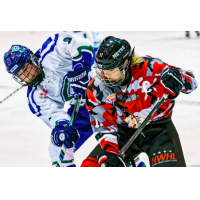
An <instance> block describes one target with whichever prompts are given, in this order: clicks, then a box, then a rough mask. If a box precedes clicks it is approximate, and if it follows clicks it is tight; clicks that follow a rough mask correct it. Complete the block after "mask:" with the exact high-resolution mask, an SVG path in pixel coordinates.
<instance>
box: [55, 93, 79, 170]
mask: <svg viewBox="0 0 200 200" xmlns="http://www.w3.org/2000/svg"><path fill="white" fill-rule="evenodd" d="M81 99H82V95H81V94H78V96H77V101H76V105H75V107H74V110H73V113H72V116H71V120H70V122H69V126H73V125H74V122H75V120H76V117H77V114H78V111H79V108H80V103H81ZM66 150H67V146H66V145H65V143H63V145H62V148H61V151H60V155H59V157H58V162H57V165H56V167H62V162H63V159H64V157H65V153H66Z"/></svg>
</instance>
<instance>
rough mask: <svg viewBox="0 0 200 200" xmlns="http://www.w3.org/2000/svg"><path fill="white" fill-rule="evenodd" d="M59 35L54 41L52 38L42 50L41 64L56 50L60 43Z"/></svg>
mask: <svg viewBox="0 0 200 200" xmlns="http://www.w3.org/2000/svg"><path fill="white" fill-rule="evenodd" d="M58 38H59V34H58V33H57V34H56V35H55V37H54V40H52V38H49V39H48V40H47V41H46V42H45V43H44V44H43V46H42V50H41V61H40V63H41V62H42V61H43V60H44V58H45V56H46V55H48V54H49V53H51V52H52V51H54V48H55V46H56V43H57V41H58Z"/></svg>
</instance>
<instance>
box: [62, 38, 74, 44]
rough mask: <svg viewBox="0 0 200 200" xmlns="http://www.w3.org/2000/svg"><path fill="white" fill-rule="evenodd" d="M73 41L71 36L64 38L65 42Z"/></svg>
mask: <svg viewBox="0 0 200 200" xmlns="http://www.w3.org/2000/svg"><path fill="white" fill-rule="evenodd" d="M71 41H72V38H69V37H67V38H64V39H63V42H67V43H68V44H70V43H71Z"/></svg>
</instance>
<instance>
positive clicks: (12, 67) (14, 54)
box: [4, 45, 42, 86]
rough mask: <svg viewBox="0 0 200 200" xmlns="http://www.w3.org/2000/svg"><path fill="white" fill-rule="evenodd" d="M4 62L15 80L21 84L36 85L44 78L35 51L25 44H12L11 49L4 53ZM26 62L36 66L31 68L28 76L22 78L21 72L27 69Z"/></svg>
mask: <svg viewBox="0 0 200 200" xmlns="http://www.w3.org/2000/svg"><path fill="white" fill-rule="evenodd" d="M4 63H5V65H6V70H7V72H8V73H10V74H12V75H13V78H14V80H16V81H17V82H18V83H20V84H21V85H24V86H34V85H37V84H39V83H40V82H41V80H42V70H41V67H40V65H39V62H38V60H37V58H36V56H35V55H34V54H33V52H32V51H31V50H30V49H28V48H27V47H25V46H21V45H12V46H11V48H10V49H9V51H8V52H6V53H5V54H4ZM26 63H29V64H34V65H35V66H36V67H32V69H31V68H30V69H29V71H28V72H27V73H26V76H25V75H24V76H23V78H22V76H21V74H22V73H23V72H24V71H26V67H25V64H26ZM22 69H23V70H22Z"/></svg>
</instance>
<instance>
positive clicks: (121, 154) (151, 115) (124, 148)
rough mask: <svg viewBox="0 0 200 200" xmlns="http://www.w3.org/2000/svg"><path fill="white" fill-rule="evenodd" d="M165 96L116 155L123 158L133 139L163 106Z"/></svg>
mask: <svg viewBox="0 0 200 200" xmlns="http://www.w3.org/2000/svg"><path fill="white" fill-rule="evenodd" d="M167 96H168V95H166V94H164V95H163V96H162V98H161V99H160V100H159V102H158V103H157V104H156V105H155V107H154V108H153V110H152V111H151V112H150V113H149V115H148V116H147V118H146V119H145V120H144V122H143V123H142V124H141V125H140V127H139V128H138V129H137V131H136V132H135V133H134V134H133V135H132V137H131V138H130V139H129V140H128V142H127V143H126V144H125V145H124V147H123V148H122V149H121V150H120V151H119V153H118V155H119V156H121V157H123V155H124V153H125V152H126V151H127V149H128V148H129V147H130V146H131V144H132V143H133V142H134V141H135V139H136V138H137V137H138V135H139V134H140V133H141V132H142V130H143V129H144V128H145V126H146V125H147V123H148V122H149V120H150V119H151V118H152V117H153V115H154V114H155V112H156V111H157V110H158V109H159V108H160V106H161V105H162V104H163V102H164V101H165V99H167Z"/></svg>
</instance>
